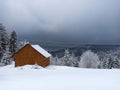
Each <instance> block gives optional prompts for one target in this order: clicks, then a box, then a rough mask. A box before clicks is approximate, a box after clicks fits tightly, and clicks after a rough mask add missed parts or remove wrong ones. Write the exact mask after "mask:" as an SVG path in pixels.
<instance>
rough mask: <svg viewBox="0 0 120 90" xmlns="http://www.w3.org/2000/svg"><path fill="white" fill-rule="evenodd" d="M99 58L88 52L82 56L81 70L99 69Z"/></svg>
mask: <svg viewBox="0 0 120 90" xmlns="http://www.w3.org/2000/svg"><path fill="white" fill-rule="evenodd" d="M98 60H99V57H98V55H97V54H95V53H94V52H92V51H91V50H88V51H86V52H84V53H83V54H82V55H81V59H80V62H79V67H81V68H97V66H98Z"/></svg>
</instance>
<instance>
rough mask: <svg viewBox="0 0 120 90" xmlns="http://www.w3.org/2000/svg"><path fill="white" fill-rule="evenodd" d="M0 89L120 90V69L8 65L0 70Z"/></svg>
mask: <svg viewBox="0 0 120 90" xmlns="http://www.w3.org/2000/svg"><path fill="white" fill-rule="evenodd" d="M35 67H38V68H36V69H35ZM0 90H120V70H119V69H111V70H108V69H104V70H103V69H81V68H72V67H66V66H51V65H50V66H48V67H46V68H42V67H39V66H34V65H33V66H32V65H26V66H23V67H18V68H14V65H9V66H5V67H0Z"/></svg>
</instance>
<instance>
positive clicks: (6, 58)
mask: <svg viewBox="0 0 120 90" xmlns="http://www.w3.org/2000/svg"><path fill="white" fill-rule="evenodd" d="M10 56H11V54H10V52H9V49H8V48H7V50H6V52H5V53H4V54H3V56H2V58H1V60H0V63H1V64H2V65H9V64H11V63H12V61H13V60H12V59H11V58H10Z"/></svg>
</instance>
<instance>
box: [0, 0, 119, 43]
mask: <svg viewBox="0 0 120 90" xmlns="http://www.w3.org/2000/svg"><path fill="white" fill-rule="evenodd" d="M0 22H1V23H3V24H4V25H5V26H6V28H7V30H8V31H12V30H16V31H17V32H18V33H20V34H23V35H24V36H26V35H27V36H29V37H32V36H34V38H35V37H36V38H38V37H39V39H41V40H43V41H44V40H46V41H47V40H48V41H53V40H55V41H62V40H63V41H78V42H81V43H84V42H88V43H120V0H0Z"/></svg>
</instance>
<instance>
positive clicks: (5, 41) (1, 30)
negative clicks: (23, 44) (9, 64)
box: [0, 24, 9, 53]
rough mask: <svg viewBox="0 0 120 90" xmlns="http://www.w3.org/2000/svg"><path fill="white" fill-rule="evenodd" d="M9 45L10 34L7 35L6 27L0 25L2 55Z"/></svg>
mask: <svg viewBox="0 0 120 90" xmlns="http://www.w3.org/2000/svg"><path fill="white" fill-rule="evenodd" d="M8 43H9V39H8V34H7V33H6V30H5V27H4V26H3V25H2V24H0V50H1V51H2V53H3V52H5V50H6V47H7V45H8Z"/></svg>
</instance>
